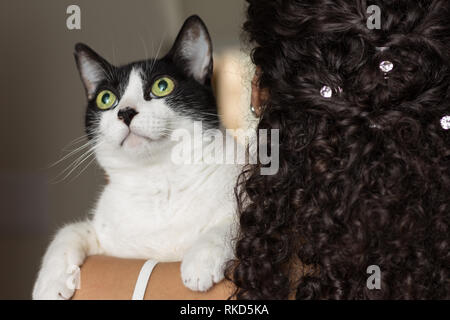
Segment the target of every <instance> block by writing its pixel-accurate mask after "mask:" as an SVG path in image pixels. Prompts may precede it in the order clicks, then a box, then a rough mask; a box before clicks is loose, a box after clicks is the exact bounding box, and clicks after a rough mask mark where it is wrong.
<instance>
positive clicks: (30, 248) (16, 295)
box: [0, 0, 251, 299]
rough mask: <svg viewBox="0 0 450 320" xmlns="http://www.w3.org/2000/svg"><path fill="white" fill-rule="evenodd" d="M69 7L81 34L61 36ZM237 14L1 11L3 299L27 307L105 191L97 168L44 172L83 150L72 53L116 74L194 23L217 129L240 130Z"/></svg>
mask: <svg viewBox="0 0 450 320" xmlns="http://www.w3.org/2000/svg"><path fill="white" fill-rule="evenodd" d="M69 5H78V6H79V7H80V9H81V30H68V28H67V26H66V20H67V18H68V17H69V14H67V13H66V10H67V7H68V6H69ZM244 12H245V4H244V1H243V0H227V1H223V0H222V1H221V0H126V1H112V0H71V1H66V0H40V1H29V0H2V1H1V3H0V40H1V44H0V52H1V53H0V102H1V111H2V117H1V120H0V121H1V125H0V133H1V134H0V142H1V157H0V188H1V190H0V197H1V201H0V257H1V264H0V299H30V298H31V289H32V286H33V283H34V280H35V277H36V274H37V272H38V269H39V264H40V260H41V258H42V256H43V254H44V252H45V249H46V247H47V245H48V243H49V241H50V240H51V237H52V236H53V235H54V234H55V232H56V230H57V229H58V228H60V227H61V226H62V225H64V224H66V223H69V222H72V221H74V220H77V219H83V218H85V217H86V215H87V213H88V212H89V210H90V209H91V208H92V207H93V204H94V203H95V200H96V198H97V197H98V194H99V192H100V190H101V188H102V185H103V183H104V177H103V173H102V171H101V169H100V168H99V167H98V165H97V164H96V163H92V164H91V165H90V166H89V167H85V164H82V165H81V166H80V167H78V168H77V169H76V170H74V171H73V172H72V173H71V174H70V175H68V176H67V177H65V174H66V173H68V172H69V171H70V168H71V167H69V165H70V164H71V163H72V162H73V161H74V160H75V159H76V158H77V155H78V156H79V155H81V154H79V153H77V154H75V155H74V156H72V157H69V158H68V159H66V160H64V161H62V162H60V163H59V164H57V165H55V166H53V167H50V165H51V164H52V163H55V162H56V161H58V160H59V159H61V158H62V157H64V156H65V155H67V154H68V153H69V152H70V150H74V149H75V148H76V147H77V146H81V145H82V144H83V143H84V142H85V140H84V139H83V138H80V137H83V135H84V127H83V121H84V111H85V105H86V98H85V94H84V89H83V86H82V84H81V81H80V79H79V75H78V71H77V69H76V67H75V62H74V58H73V47H74V44H75V43H77V42H84V43H86V44H88V45H89V46H91V47H92V48H94V49H95V50H96V51H97V52H98V53H100V54H101V55H102V56H103V57H105V58H106V59H107V60H109V61H110V62H111V63H114V64H124V63H128V62H131V61H134V60H140V59H144V58H146V57H148V56H151V57H153V56H154V54H155V53H156V51H157V50H158V48H159V46H161V53H160V55H161V54H164V53H165V52H166V51H167V50H168V49H169V48H170V46H171V45H172V42H173V40H174V39H175V37H176V35H177V33H178V31H179V28H180V27H181V25H182V23H183V22H184V20H185V18H187V17H188V16H189V15H191V14H198V15H199V16H200V17H201V18H202V19H203V20H204V21H205V23H206V25H207V26H208V28H209V31H210V34H211V37H212V39H213V45H214V50H215V85H216V95H217V97H218V101H219V106H220V112H221V114H222V115H223V121H224V124H225V125H226V126H227V127H230V128H237V127H243V126H245V123H246V121H247V120H246V119H247V118H246V117H247V110H248V106H249V94H248V93H249V82H250V74H251V64H250V63H249V61H248V58H247V55H246V53H245V50H243V49H240V45H241V41H240V39H241V28H242V23H243V20H244ZM77 138H80V139H78V140H75V139H77ZM71 142H72V144H71ZM66 168H69V170H66V171H65V172H63V171H64V169H66ZM63 178H65V179H63ZM61 180H62V181H61Z"/></svg>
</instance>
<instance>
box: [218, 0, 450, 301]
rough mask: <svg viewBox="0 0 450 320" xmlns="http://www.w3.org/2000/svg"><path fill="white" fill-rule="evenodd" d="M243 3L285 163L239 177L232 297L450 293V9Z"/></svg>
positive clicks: (318, 1)
mask: <svg viewBox="0 0 450 320" xmlns="http://www.w3.org/2000/svg"><path fill="white" fill-rule="evenodd" d="M247 2H248V12H247V21H246V22H245V25H244V30H245V32H246V34H247V35H248V38H249V39H248V40H249V43H251V44H254V48H253V50H252V59H253V62H254V64H255V65H257V66H260V67H261V70H262V75H261V78H260V87H261V88H267V89H268V90H269V96H270V98H269V100H268V101H267V103H266V105H265V107H264V110H263V111H262V115H261V119H260V122H259V125H258V128H259V129H279V130H280V149H279V155H280V159H279V162H280V167H279V171H278V173H277V174H275V175H261V174H260V170H259V169H260V167H261V166H262V165H261V164H257V165H252V166H248V167H246V169H245V170H244V172H243V173H242V174H241V176H240V179H239V181H238V185H237V188H236V190H237V191H236V194H237V198H238V204H239V206H238V208H239V221H240V232H239V235H238V237H237V242H236V259H235V260H234V261H232V264H230V265H229V267H228V269H227V277H228V278H229V279H231V280H232V281H233V282H234V283H235V285H236V287H237V290H236V292H235V294H234V296H235V297H237V298H238V299H286V298H291V297H295V298H297V299H449V298H450V280H449V279H450V272H449V271H450V270H449V268H450V251H449V231H450V230H449V217H450V214H449V213H450V148H449V142H450V130H445V129H444V128H443V127H442V126H441V124H440V120H441V118H443V117H444V116H445V115H450V85H449V84H450V1H448V0H429V1H426V0H417V1H412V0H391V1H386V0H385V1H381V0H372V1H370V3H369V2H367V1H365V0H247ZM369 5H378V6H379V8H380V9H381V29H369V28H368V27H367V19H368V17H369V16H370V15H371V13H370V12H369V13H368V12H367V8H368V6H369ZM380 47H387V48H386V49H384V50H383V49H380ZM377 48H378V49H377ZM382 61H390V62H392V63H393V66H394V69H393V70H392V71H390V72H389V73H388V74H387V75H386V76H385V74H384V73H383V72H382V71H381V70H380V68H379V65H380V62H382ZM325 85H326V86H329V87H330V88H331V89H332V97H331V98H325V97H323V96H322V95H321V94H320V89H321V88H322V87H323V86H325ZM339 88H341V89H342V90H340V89H339ZM370 265H377V266H379V268H380V270H381V288H380V289H379V290H378V289H372V290H371V289H369V288H368V286H367V285H366V282H367V279H368V277H369V276H370V274H368V273H367V268H368V266H370Z"/></svg>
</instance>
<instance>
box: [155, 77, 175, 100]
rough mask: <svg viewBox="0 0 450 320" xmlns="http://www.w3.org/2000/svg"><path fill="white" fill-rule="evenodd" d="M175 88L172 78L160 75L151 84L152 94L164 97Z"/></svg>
mask: <svg viewBox="0 0 450 320" xmlns="http://www.w3.org/2000/svg"><path fill="white" fill-rule="evenodd" d="M174 88H175V84H174V83H173V81H172V79H170V78H168V77H162V78H159V79H157V80H156V81H155V82H154V83H153V86H152V94H153V95H154V96H155V97H158V98H160V97H165V96H167V95H168V94H170V93H171V92H172V91H173V89H174Z"/></svg>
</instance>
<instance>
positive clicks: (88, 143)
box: [49, 141, 91, 168]
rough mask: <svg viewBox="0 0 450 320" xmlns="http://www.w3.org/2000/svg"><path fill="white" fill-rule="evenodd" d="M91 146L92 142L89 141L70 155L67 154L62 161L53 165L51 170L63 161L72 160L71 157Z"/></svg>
mask: <svg viewBox="0 0 450 320" xmlns="http://www.w3.org/2000/svg"><path fill="white" fill-rule="evenodd" d="M89 146H91V142H90V141H88V142H86V143H85V144H83V145H82V146H80V147H78V148H76V149H74V150H72V151H71V152H69V153H68V154H66V155H65V156H63V157H62V158H61V159H59V160H58V161H56V162H54V163H52V164H51V165H50V166H49V168H52V167H54V166H56V165H57V164H59V163H61V162H62V161H64V160H66V159H68V158H70V157H71V156H73V155H75V154H77V153H78V152H80V151H82V150H83V149H86V148H87V147H89Z"/></svg>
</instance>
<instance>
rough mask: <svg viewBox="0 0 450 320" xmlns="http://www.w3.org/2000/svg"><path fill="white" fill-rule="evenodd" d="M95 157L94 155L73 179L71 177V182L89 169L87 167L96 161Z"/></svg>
mask: <svg viewBox="0 0 450 320" xmlns="http://www.w3.org/2000/svg"><path fill="white" fill-rule="evenodd" d="M95 159H96V158H95V157H93V158H92V159H91V161H89V162H88V164H87V165H85V166H84V168H83V169H81V170H80V172H78V173H77V175H76V176H75V177H73V178H72V179H70V181H69V182H72V181H74V180H75V179H76V178H78V177H79V176H80V175H81V174H82V173H83V172H84V171H86V169H87V168H88V167H89V166H90V165H91V164H92V163H93V162H94V161H95Z"/></svg>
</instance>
